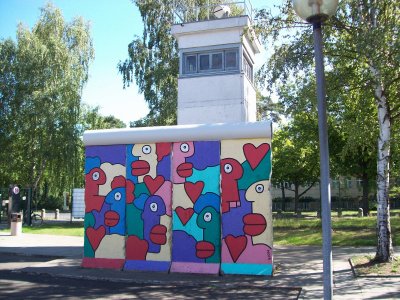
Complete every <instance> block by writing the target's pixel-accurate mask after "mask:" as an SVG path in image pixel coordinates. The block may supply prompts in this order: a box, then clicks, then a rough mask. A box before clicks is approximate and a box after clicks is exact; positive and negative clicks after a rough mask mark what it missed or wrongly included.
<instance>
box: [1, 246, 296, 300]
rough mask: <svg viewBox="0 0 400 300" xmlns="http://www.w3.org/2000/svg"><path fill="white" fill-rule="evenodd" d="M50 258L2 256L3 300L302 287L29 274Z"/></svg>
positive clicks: (255, 295) (284, 295) (262, 295)
mask: <svg viewBox="0 0 400 300" xmlns="http://www.w3.org/2000/svg"><path fill="white" fill-rule="evenodd" d="M51 259H52V258H48V257H32V256H21V255H15V254H5V253H2V254H1V255H0V299H25V300H29V299H76V298H86V299H157V300H159V299H279V300H280V299H282V300H283V299H297V296H298V294H299V290H297V289H288V288H277V287H275V288H268V287H266V288H260V287H252V286H229V285H227V286H224V287H216V286H206V285H184V286H183V285H182V286H177V285H143V284H132V283H129V284H127V283H121V282H109V281H95V280H88V279H73V278H57V277H52V276H50V275H43V274H41V275H36V274H27V273H24V272H23V268H25V267H28V266H32V265H34V264H35V263H40V262H45V261H49V260H51Z"/></svg>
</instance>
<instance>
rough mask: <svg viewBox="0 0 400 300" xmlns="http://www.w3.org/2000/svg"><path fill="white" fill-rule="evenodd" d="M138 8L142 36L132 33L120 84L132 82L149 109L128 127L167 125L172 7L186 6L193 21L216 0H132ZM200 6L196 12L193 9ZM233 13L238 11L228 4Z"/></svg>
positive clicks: (172, 70)
mask: <svg viewBox="0 0 400 300" xmlns="http://www.w3.org/2000/svg"><path fill="white" fill-rule="evenodd" d="M132 2H133V3H134V4H135V5H136V6H137V7H138V9H139V11H140V15H141V17H142V22H143V25H144V28H143V35H142V37H139V36H135V38H134V40H133V41H132V42H131V43H130V44H129V45H128V56H129V57H128V59H126V60H125V61H123V62H119V64H118V69H119V72H120V73H121V75H122V80H123V85H124V87H125V86H129V85H130V84H131V83H132V82H133V81H135V82H136V84H137V86H138V88H139V92H140V93H143V95H144V99H145V100H146V101H147V103H148V106H149V109H150V112H149V113H148V115H147V116H146V117H144V118H143V119H140V120H139V121H135V122H131V124H130V126H131V127H141V126H156V125H171V124H176V122H177V112H176V109H177V99H178V75H179V53H178V45H177V42H176V40H175V38H174V37H173V36H172V35H171V32H170V30H171V25H172V23H173V20H174V10H175V8H176V7H177V6H180V7H188V8H189V9H188V11H187V12H186V17H187V18H188V19H189V20H195V19H197V18H202V17H205V15H207V10H205V9H204V7H205V6H207V5H213V3H219V2H220V1H217V0H180V1H167V0H161V1H152V0H132ZM195 6H197V7H203V8H202V9H200V10H199V11H197V10H194V9H193V8H194V7H195ZM231 9H232V12H233V13H240V12H241V10H240V9H238V8H237V7H236V6H235V5H231Z"/></svg>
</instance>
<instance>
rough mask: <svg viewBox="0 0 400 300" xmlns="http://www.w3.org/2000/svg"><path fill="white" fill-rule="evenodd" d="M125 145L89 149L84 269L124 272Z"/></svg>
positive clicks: (129, 188) (131, 187)
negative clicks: (110, 269) (111, 269)
mask: <svg viewBox="0 0 400 300" xmlns="http://www.w3.org/2000/svg"><path fill="white" fill-rule="evenodd" d="M125 160H126V159H125V146H124V145H113V146H92V147H87V148H86V160H85V182H86V188H85V223H84V226H85V237H84V258H83V261H82V266H84V267H90V268H113V269H121V268H122V266H123V263H124V261H125V211H126V208H125V202H126V199H129V198H130V196H129V195H127V193H129V192H130V191H131V190H132V189H133V184H132V183H131V182H127V180H126V179H125Z"/></svg>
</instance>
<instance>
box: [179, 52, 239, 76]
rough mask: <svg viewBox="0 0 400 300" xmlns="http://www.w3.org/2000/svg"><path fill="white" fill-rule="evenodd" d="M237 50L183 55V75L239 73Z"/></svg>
mask: <svg viewBox="0 0 400 300" xmlns="http://www.w3.org/2000/svg"><path fill="white" fill-rule="evenodd" d="M238 56H239V49H238V48H233V49H226V50H218V51H201V52H196V53H184V54H183V60H182V61H183V64H184V65H183V68H182V70H183V74H195V73H197V74H199V75H200V74H201V73H215V72H218V73H219V72H232V71H239V60H238Z"/></svg>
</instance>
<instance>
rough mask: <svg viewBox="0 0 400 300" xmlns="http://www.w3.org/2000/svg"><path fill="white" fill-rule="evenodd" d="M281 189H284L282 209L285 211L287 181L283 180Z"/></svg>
mask: <svg viewBox="0 0 400 300" xmlns="http://www.w3.org/2000/svg"><path fill="white" fill-rule="evenodd" d="M281 191H282V207H281V209H282V211H285V208H286V207H285V203H286V195H285V183H284V182H281Z"/></svg>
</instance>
